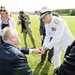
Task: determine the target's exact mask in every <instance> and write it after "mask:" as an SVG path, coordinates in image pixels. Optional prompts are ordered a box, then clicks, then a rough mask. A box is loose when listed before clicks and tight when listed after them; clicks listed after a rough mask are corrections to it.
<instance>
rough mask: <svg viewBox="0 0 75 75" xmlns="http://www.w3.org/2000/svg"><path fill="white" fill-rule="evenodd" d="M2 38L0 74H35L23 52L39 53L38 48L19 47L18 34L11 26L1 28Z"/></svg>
mask: <svg viewBox="0 0 75 75" xmlns="http://www.w3.org/2000/svg"><path fill="white" fill-rule="evenodd" d="M2 39H3V41H4V43H3V44H2V45H1V46H0V75H35V74H34V73H33V71H32V70H31V68H30V67H29V65H28V62H27V58H26V56H25V55H24V54H28V53H29V52H33V53H40V50H38V49H24V48H23V49H19V48H18V45H19V44H20V37H19V34H18V32H17V31H16V29H14V28H11V27H5V28H4V29H3V33H2Z"/></svg>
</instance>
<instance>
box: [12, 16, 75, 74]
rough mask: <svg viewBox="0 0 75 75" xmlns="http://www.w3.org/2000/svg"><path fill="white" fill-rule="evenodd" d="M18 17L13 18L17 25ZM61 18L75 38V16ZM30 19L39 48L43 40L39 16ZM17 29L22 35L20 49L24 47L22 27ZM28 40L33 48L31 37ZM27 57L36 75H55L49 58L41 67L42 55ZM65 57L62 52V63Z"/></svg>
mask: <svg viewBox="0 0 75 75" xmlns="http://www.w3.org/2000/svg"><path fill="white" fill-rule="evenodd" d="M17 16H18V15H13V18H14V19H15V21H16V23H17ZM61 17H62V18H64V19H65V20H66V22H67V24H68V27H69V29H70V31H71V32H72V34H73V36H74V38H75V16H61ZM30 19H31V26H32V30H33V35H34V38H35V41H36V45H37V47H38V48H39V47H41V40H40V34H39V16H37V15H30ZM16 27H17V30H18V32H19V33H20V38H21V44H20V45H19V47H24V41H23V34H22V33H21V32H20V31H21V27H20V25H16ZM27 40H28V47H29V48H32V47H33V46H32V43H31V40H30V38H29V36H28V38H27ZM26 56H27V59H28V63H29V66H30V67H31V69H32V70H33V71H34V72H35V74H36V75H52V74H53V70H54V69H53V68H54V65H53V64H50V63H49V62H48V61H47V58H46V60H45V64H44V65H43V66H41V65H39V62H40V58H41V55H40V54H30V55H26ZM63 56H64V52H62V55H61V62H62V61H63Z"/></svg>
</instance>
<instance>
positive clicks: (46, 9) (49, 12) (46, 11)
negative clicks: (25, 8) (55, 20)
mask: <svg viewBox="0 0 75 75" xmlns="http://www.w3.org/2000/svg"><path fill="white" fill-rule="evenodd" d="M39 12H40V18H44V17H45V16H46V15H47V14H51V13H52V11H51V10H50V9H48V8H46V7H43V8H42V9H41V10H40V11H39Z"/></svg>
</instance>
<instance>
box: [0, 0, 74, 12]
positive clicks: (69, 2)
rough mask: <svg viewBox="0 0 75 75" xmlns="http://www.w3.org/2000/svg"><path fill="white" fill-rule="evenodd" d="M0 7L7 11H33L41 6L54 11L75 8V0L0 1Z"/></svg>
mask: <svg viewBox="0 0 75 75" xmlns="http://www.w3.org/2000/svg"><path fill="white" fill-rule="evenodd" d="M0 5H3V6H6V7H7V8H8V9H9V11H20V10H24V11H35V10H40V9H41V8H42V7H43V6H46V7H48V8H49V9H51V10H54V9H67V8H75V0H0Z"/></svg>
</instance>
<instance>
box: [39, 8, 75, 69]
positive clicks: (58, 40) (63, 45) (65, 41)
mask: <svg viewBox="0 0 75 75" xmlns="http://www.w3.org/2000/svg"><path fill="white" fill-rule="evenodd" d="M40 12H41V13H40V15H41V16H40V18H42V20H43V22H44V23H45V29H46V36H45V40H44V43H43V47H42V48H41V51H42V53H44V52H45V50H47V49H51V48H53V47H54V69H55V68H57V67H59V66H60V55H61V51H62V50H64V51H66V49H67V48H68V46H70V45H71V44H72V42H73V41H74V38H73V36H72V34H71V32H70V30H69V28H68V26H67V23H66V22H65V21H64V20H63V19H62V18H60V17H55V16H52V12H51V11H50V10H49V9H47V8H46V9H41V10H40ZM50 37H53V38H52V40H51V41H50V40H49V39H50Z"/></svg>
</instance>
